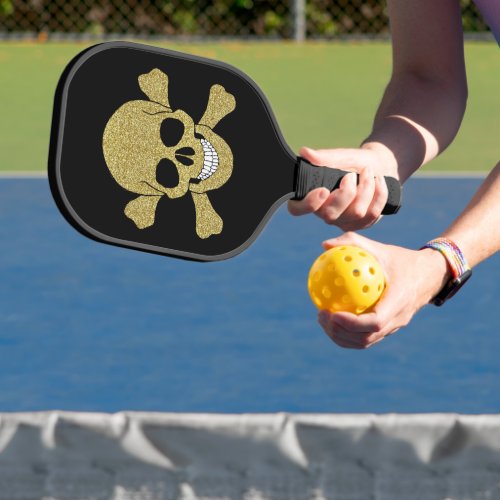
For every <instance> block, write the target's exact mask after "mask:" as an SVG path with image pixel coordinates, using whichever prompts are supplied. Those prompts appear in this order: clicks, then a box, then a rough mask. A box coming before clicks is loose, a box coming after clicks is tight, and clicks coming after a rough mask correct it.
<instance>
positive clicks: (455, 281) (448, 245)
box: [421, 238, 472, 306]
mask: <svg viewBox="0 0 500 500" xmlns="http://www.w3.org/2000/svg"><path fill="white" fill-rule="evenodd" d="M423 248H432V249H433V250H437V251H438V252H440V253H441V254H442V255H443V256H444V258H445V259H446V262H447V263H448V265H449V267H450V269H451V273H452V275H453V278H452V279H451V280H450V281H449V282H448V283H447V284H446V285H445V287H444V288H443V289H442V290H441V292H439V293H438V295H436V297H434V299H433V300H432V301H431V302H432V303H433V304H435V305H437V306H440V305H442V304H444V302H446V300H448V299H449V298H451V297H453V295H455V293H457V292H458V290H459V289H460V288H461V287H462V286H463V285H464V284H465V282H466V281H467V280H468V279H469V278H470V277H471V275H472V270H471V268H470V266H469V264H468V263H467V261H466V259H465V257H464V254H463V253H462V251H461V250H460V248H459V247H458V246H457V245H456V244H455V243H454V242H453V241H451V240H450V239H448V238H436V239H434V240H431V241H429V242H428V243H426V244H425V245H424V246H423V247H422V248H421V250H422V249H423Z"/></svg>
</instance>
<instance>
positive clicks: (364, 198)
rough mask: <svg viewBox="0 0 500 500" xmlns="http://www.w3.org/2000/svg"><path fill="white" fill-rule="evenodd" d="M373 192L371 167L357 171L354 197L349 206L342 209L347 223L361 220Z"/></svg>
mask: <svg viewBox="0 0 500 500" xmlns="http://www.w3.org/2000/svg"><path fill="white" fill-rule="evenodd" d="M374 194H375V178H374V175H373V169H372V168H371V167H367V168H364V169H363V170H361V172H360V173H359V181H358V185H357V188H356V197H355V198H354V200H353V201H352V202H351V204H350V205H349V207H347V209H346V210H345V211H344V217H343V218H344V219H345V220H346V222H347V223H349V221H350V220H352V221H360V220H363V219H364V218H365V216H366V214H367V212H368V209H369V207H370V205H371V204H372V202H373V196H374Z"/></svg>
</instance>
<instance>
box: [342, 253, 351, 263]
mask: <svg viewBox="0 0 500 500" xmlns="http://www.w3.org/2000/svg"><path fill="white" fill-rule="evenodd" d="M344 260H345V261H346V262H351V260H352V257H351V256H350V255H346V256H345V257H344Z"/></svg>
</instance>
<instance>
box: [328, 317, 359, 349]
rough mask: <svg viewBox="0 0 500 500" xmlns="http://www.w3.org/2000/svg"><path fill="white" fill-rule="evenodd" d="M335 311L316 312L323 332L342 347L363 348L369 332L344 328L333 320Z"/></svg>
mask: <svg viewBox="0 0 500 500" xmlns="http://www.w3.org/2000/svg"><path fill="white" fill-rule="evenodd" d="M336 316H337V313H330V312H329V311H321V312H320V313H319V314H318V322H319V324H320V325H321V326H322V327H323V330H324V331H325V333H326V334H327V335H328V336H329V337H330V338H331V339H332V340H333V341H334V342H335V343H337V344H339V345H341V346H342V347H349V348H354V349H364V348H365V347H366V345H367V343H368V342H367V337H368V336H369V334H358V333H353V332H350V331H347V330H345V329H344V328H342V327H341V326H339V324H338V323H336V322H335V318H336Z"/></svg>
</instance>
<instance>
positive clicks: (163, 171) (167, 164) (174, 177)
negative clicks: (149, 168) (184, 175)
mask: <svg viewBox="0 0 500 500" xmlns="http://www.w3.org/2000/svg"><path fill="white" fill-rule="evenodd" d="M156 182H158V184H160V185H162V186H163V187H166V188H173V187H176V186H177V185H178V184H179V173H178V171H177V168H176V166H175V163H174V162H173V161H171V160H169V159H168V158H163V160H161V161H160V163H158V165H157V167H156Z"/></svg>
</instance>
